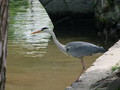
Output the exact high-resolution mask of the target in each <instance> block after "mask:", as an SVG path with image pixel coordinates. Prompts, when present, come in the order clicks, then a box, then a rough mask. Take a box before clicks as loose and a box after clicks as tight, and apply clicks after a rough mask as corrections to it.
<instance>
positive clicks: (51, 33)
mask: <svg viewBox="0 0 120 90" xmlns="http://www.w3.org/2000/svg"><path fill="white" fill-rule="evenodd" d="M44 32H47V33H49V34H50V35H51V36H52V38H53V41H54V43H55V44H56V46H57V47H58V48H59V50H60V51H62V52H63V53H64V54H67V53H66V49H65V45H63V44H61V43H60V42H59V41H58V40H57V38H56V36H55V34H54V32H53V31H51V30H48V29H46V30H44Z"/></svg>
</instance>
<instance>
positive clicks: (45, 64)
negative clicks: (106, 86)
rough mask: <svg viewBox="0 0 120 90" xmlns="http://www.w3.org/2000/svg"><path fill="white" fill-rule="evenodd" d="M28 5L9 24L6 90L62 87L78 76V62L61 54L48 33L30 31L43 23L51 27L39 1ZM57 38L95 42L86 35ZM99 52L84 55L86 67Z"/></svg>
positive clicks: (35, 89) (56, 89) (47, 89)
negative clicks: (34, 33) (32, 33)
mask: <svg viewBox="0 0 120 90" xmlns="http://www.w3.org/2000/svg"><path fill="white" fill-rule="evenodd" d="M30 5H31V6H30V8H29V9H27V11H26V12H18V14H17V16H16V17H15V23H14V24H11V26H10V30H9V41H8V57H7V61H8V62H7V85H6V90H64V88H66V86H68V85H70V84H71V83H72V82H73V81H75V80H76V78H77V77H78V75H79V73H80V71H81V64H80V61H79V60H78V59H75V58H73V57H68V56H66V55H64V54H63V53H61V52H60V51H59V50H58V49H57V47H56V46H55V44H54V42H53V41H52V40H51V39H49V38H50V35H49V34H46V33H41V34H36V35H31V34H30V33H31V32H32V31H34V30H37V29H40V28H42V27H44V26H48V27H49V28H51V29H52V28H53V25H52V24H51V21H50V19H49V18H48V15H47V14H46V12H45V10H44V9H43V8H42V6H41V5H40V4H39V1H38V0H33V1H32V2H31V4H30ZM58 39H59V40H60V42H61V43H64V44H65V43H67V42H69V41H75V40H76V41H78V40H79V41H89V42H92V43H96V42H95V41H94V40H93V39H92V38H87V37H64V38H62V37H58ZM48 43H49V44H48ZM100 55H101V54H96V55H93V56H88V57H84V61H85V63H86V65H87V67H89V66H90V65H91V64H92V63H93V62H94V60H95V59H96V58H97V57H99V56H100Z"/></svg>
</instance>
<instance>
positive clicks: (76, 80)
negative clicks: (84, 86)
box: [71, 79, 82, 86]
mask: <svg viewBox="0 0 120 90" xmlns="http://www.w3.org/2000/svg"><path fill="white" fill-rule="evenodd" d="M78 82H82V80H79V79H77V80H76V81H75V82H73V83H72V84H71V86H73V85H74V84H75V83H78Z"/></svg>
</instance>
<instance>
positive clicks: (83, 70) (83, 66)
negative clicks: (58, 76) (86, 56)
mask: <svg viewBox="0 0 120 90" xmlns="http://www.w3.org/2000/svg"><path fill="white" fill-rule="evenodd" d="M80 61H81V64H82V71H81V73H80V75H79V77H80V76H81V75H82V73H84V72H85V69H86V66H85V64H84V61H83V57H81V60H80ZM79 77H78V78H77V80H76V82H79V81H81V80H79Z"/></svg>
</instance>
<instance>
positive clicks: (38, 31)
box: [31, 30, 41, 34]
mask: <svg viewBox="0 0 120 90" xmlns="http://www.w3.org/2000/svg"><path fill="white" fill-rule="evenodd" d="M40 32H41V30H37V31H35V32H32V33H31V34H35V33H40Z"/></svg>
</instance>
